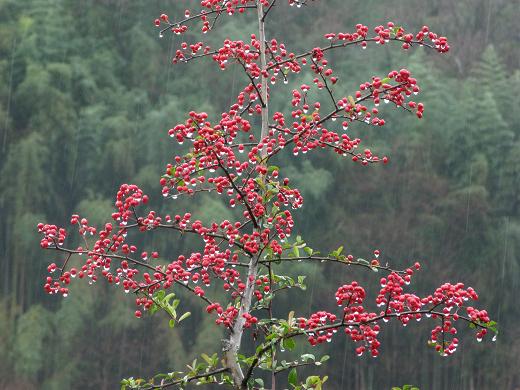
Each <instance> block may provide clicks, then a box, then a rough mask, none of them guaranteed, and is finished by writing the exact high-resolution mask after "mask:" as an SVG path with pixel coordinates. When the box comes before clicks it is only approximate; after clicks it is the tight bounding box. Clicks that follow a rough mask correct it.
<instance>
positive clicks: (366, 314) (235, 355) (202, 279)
mask: <svg viewBox="0 0 520 390" xmlns="http://www.w3.org/2000/svg"><path fill="white" fill-rule="evenodd" d="M288 3H289V5H290V6H295V7H301V6H303V5H306V3H307V1H306V0H289V1H288ZM200 6H201V7H200V10H199V11H196V12H192V11H190V10H186V11H185V14H184V15H181V16H176V17H175V18H170V17H169V16H168V15H166V14H162V15H161V16H160V17H159V18H158V19H156V20H155V25H156V26H157V28H158V29H159V30H160V35H161V36H162V35H163V34H165V33H169V32H172V33H174V34H177V35H182V34H185V33H186V32H187V31H188V29H190V28H192V27H193V26H194V25H197V23H199V24H200V25H201V29H202V33H208V32H210V30H212V29H213V28H214V26H215V25H216V24H217V22H218V20H219V18H220V17H222V16H223V15H226V14H227V15H235V14H247V13H253V14H255V16H256V20H257V23H258V25H257V27H258V33H256V34H253V35H251V37H250V40H248V41H247V42H244V41H241V40H236V41H234V40H231V39H226V40H225V41H224V42H223V44H222V46H221V47H218V48H212V47H210V46H208V45H207V44H205V43H204V42H192V43H187V42H184V43H182V44H181V45H180V47H179V48H178V49H177V50H176V52H175V55H174V58H173V63H174V64H177V63H188V62H190V61H192V60H196V59H199V58H203V57H209V58H210V59H212V60H213V61H214V62H216V63H217V65H218V66H219V67H220V68H221V69H222V70H225V69H227V68H229V67H232V66H233V67H236V68H239V69H241V70H242V71H243V74H244V75H245V77H246V80H247V82H246V84H245V85H244V86H243V88H242V90H241V92H240V93H239V95H238V96H237V97H236V100H235V102H234V103H233V104H232V105H231V106H230V107H229V109H228V110H227V111H226V112H223V113H222V114H221V117H220V118H218V119H216V120H211V119H210V118H208V115H207V114H206V113H204V112H195V111H192V112H190V113H189V115H188V118H187V119H186V121H185V122H184V123H181V124H177V125H176V126H174V127H173V128H171V129H170V130H169V135H170V137H172V138H173V139H174V140H175V141H176V142H177V143H179V144H182V143H184V142H189V143H190V150H189V152H188V153H187V154H184V155H177V156H175V158H174V160H173V161H172V162H171V163H169V164H167V166H166V170H165V172H164V175H163V176H162V177H161V179H160V184H161V186H162V194H163V196H164V198H165V199H166V200H171V199H176V198H177V197H179V196H195V195H197V194H199V193H201V192H211V193H212V194H213V195H215V194H216V195H218V196H224V197H225V198H226V199H227V200H226V202H227V204H228V205H229V207H230V208H236V209H239V210H240V214H238V215H240V217H239V218H237V219H236V220H234V221H229V220H223V221H214V222H212V223H211V224H208V225H204V224H203V223H202V222H201V221H200V220H198V219H197V217H196V216H192V215H191V214H190V213H185V214H183V215H172V216H171V215H159V214H158V213H157V212H155V211H152V210H147V209H146V207H147V206H146V204H147V202H148V197H147V195H145V194H144V192H143V190H142V189H141V188H139V187H138V186H136V185H132V184H123V185H121V187H120V189H119V191H118V192H117V195H116V200H115V207H116V210H115V212H114V213H113V214H112V216H111V217H112V221H111V222H107V223H106V224H105V225H104V226H103V227H101V228H100V229H96V228H95V227H93V226H90V225H89V222H88V220H87V219H86V218H82V217H80V216H79V215H73V216H72V218H71V221H70V223H71V224H72V225H73V226H75V227H76V228H77V229H78V232H79V235H80V236H81V237H82V241H81V245H80V246H77V247H68V246H67V245H66V244H65V242H66V238H67V230H66V229H65V228H61V227H57V226H55V225H50V224H43V223H41V224H39V225H38V231H39V232H40V233H41V234H42V239H41V247H42V248H44V249H49V250H53V251H56V252H57V253H58V254H59V255H60V256H61V257H62V258H61V259H60V261H59V262H57V263H58V264H59V265H57V264H56V263H52V264H50V265H49V267H48V271H49V273H50V274H51V275H50V276H48V277H47V279H46V281H45V286H44V288H45V290H46V291H47V292H48V293H49V294H60V295H62V296H67V295H68V293H69V289H68V285H69V283H70V282H71V279H72V278H75V277H77V278H79V279H87V280H89V282H90V283H94V282H96V281H97V279H98V278H104V279H106V281H107V282H108V283H111V284H114V285H118V286H120V287H122V288H123V289H124V290H125V291H126V292H130V291H131V292H133V293H134V294H135V295H136V304H137V310H136V312H135V316H136V317H138V318H140V317H142V315H143V313H145V312H148V313H151V314H153V313H155V312H157V311H165V312H166V313H167V314H168V316H169V317H170V325H171V326H174V325H175V324H176V323H178V322H181V321H182V320H184V319H185V318H186V317H187V316H188V315H189V312H187V313H184V314H182V315H178V313H177V308H178V305H179V300H177V299H174V297H175V295H174V293H173V292H172V291H175V290H176V289H185V290H188V291H189V292H191V293H192V294H194V295H195V296H197V297H198V298H200V302H201V305H203V307H204V308H205V310H206V312H207V315H209V316H213V317H214V318H215V322H216V326H222V327H224V328H225V329H226V334H227V337H226V339H225V340H223V345H222V351H221V352H220V353H215V354H213V355H212V356H209V355H207V354H203V355H202V360H201V361H200V362H194V364H192V365H190V366H188V370H187V371H183V372H180V371H173V372H171V373H168V374H158V375H157V376H155V377H154V378H151V379H150V380H143V379H133V378H130V379H125V380H123V382H122V384H123V387H124V388H147V389H148V388H163V387H168V386H179V387H183V386H185V385H186V384H188V383H199V384H205V383H218V384H223V385H230V386H232V387H234V388H236V389H247V388H264V379H266V378H270V379H269V381H270V385H269V387H270V388H273V389H274V388H275V387H276V384H275V378H278V376H277V375H278V374H280V373H284V372H286V373H287V381H288V383H289V384H290V385H291V386H292V388H295V389H309V388H321V387H322V384H323V382H325V381H326V379H327V378H326V377H320V376H310V377H307V378H306V379H303V380H299V379H298V372H297V371H298V367H300V366H306V365H312V364H317V365H319V364H321V362H322V361H324V360H326V358H324V359H321V360H315V357H314V356H313V355H311V354H303V355H301V356H300V357H299V358H297V359H295V360H292V361H286V360H283V357H281V355H283V353H284V351H285V350H293V349H294V347H295V344H296V340H297V339H299V338H304V339H305V340H306V342H307V343H308V344H310V346H311V347H312V346H315V345H317V344H320V343H324V342H328V341H331V340H333V339H334V338H337V337H341V336H340V335H339V334H338V335H336V333H338V332H339V333H340V334H343V337H348V338H349V339H351V340H352V342H353V344H354V347H353V350H355V353H356V354H357V355H358V356H361V355H362V354H364V353H367V354H370V355H371V356H373V357H376V356H378V354H379V353H380V346H381V344H380V342H379V340H378V334H379V332H380V331H381V330H382V328H383V323H384V322H387V321H389V320H394V321H398V322H400V323H402V325H406V324H407V323H408V322H410V321H411V320H413V319H420V318H422V317H427V318H430V319H431V320H432V322H433V329H432V331H431V335H430V344H431V345H432V346H433V347H434V348H435V350H436V351H438V352H439V353H440V354H441V355H443V356H447V355H451V354H452V353H454V352H455V350H456V349H457V345H458V339H457V338H456V334H457V328H456V325H457V324H460V323H466V324H469V325H470V327H471V328H473V329H475V332H476V338H477V339H478V340H481V339H482V338H483V337H484V336H485V335H486V334H487V333H489V331H492V332H495V333H496V332H497V330H496V327H495V323H494V322H493V321H491V320H490V318H489V316H488V313H487V312H486V311H485V310H479V309H476V308H474V307H473V306H471V305H470V302H471V301H475V300H477V298H478V296H477V293H476V292H475V291H474V290H473V289H472V288H471V287H466V286H464V284H462V283H456V284H451V283H444V284H442V285H441V286H440V287H438V288H437V289H436V290H435V291H434V292H432V293H431V294H429V295H426V296H419V295H417V294H414V293H413V292H411V291H407V290H408V285H409V284H410V281H411V279H412V277H413V276H414V274H415V273H416V272H417V271H419V269H420V264H419V263H417V262H416V263H414V264H410V266H409V267H408V268H405V269H394V268H393V267H392V266H391V265H389V264H388V263H387V262H386V261H384V260H383V258H384V257H383V256H382V254H380V252H379V251H378V250H374V252H373V257H372V256H371V258H372V260H364V259H361V258H356V257H354V256H353V255H351V254H344V253H343V247H340V248H339V249H337V250H334V251H332V252H331V253H328V254H325V253H321V252H319V251H318V250H316V249H313V248H310V247H309V246H308V245H307V244H306V243H305V241H304V240H303V239H302V238H301V237H299V236H298V237H296V238H292V232H293V231H295V226H294V221H293V215H292V213H293V212H294V210H297V209H299V208H301V207H302V205H303V196H302V194H301V193H300V191H299V190H298V189H297V188H294V187H293V186H291V183H290V180H289V178H287V177H285V176H284V175H283V170H282V169H280V168H279V167H277V166H275V165H273V160H274V159H275V156H277V155H278V154H280V153H287V151H289V153H292V154H293V155H294V156H298V155H302V154H306V153H307V152H311V151H323V150H330V151H332V152H334V153H337V154H339V155H341V156H345V157H347V158H349V159H351V160H352V161H353V162H354V163H357V164H361V165H362V166H368V165H370V164H375V163H381V162H382V163H384V164H386V163H387V162H388V158H387V157H386V156H379V155H377V154H376V153H374V152H373V151H371V150H370V149H362V148H361V140H360V139H359V138H354V137H351V136H349V131H348V130H349V127H350V126H353V125H355V124H356V122H362V123H364V124H368V125H371V126H383V125H385V120H384V119H383V118H381V116H380V113H379V108H378V106H379V104H380V102H381V101H384V102H386V103H391V105H393V106H395V108H396V109H402V110H405V111H408V112H410V113H412V114H414V115H416V116H417V117H418V118H421V117H422V116H423V110H424V106H423V104H421V103H418V102H416V101H415V100H413V99H414V96H415V95H417V94H418V93H419V86H418V83H417V80H416V79H415V78H414V77H413V76H412V75H411V74H410V72H409V71H408V70H406V69H401V70H392V71H390V72H388V74H386V75H383V76H379V77H378V76H374V77H372V79H371V80H369V81H365V82H363V83H361V84H360V86H359V89H358V90H357V91H353V93H351V95H346V96H343V95H339V94H338V92H337V91H336V88H337V85H338V80H339V79H338V75H337V73H336V72H334V71H333V69H332V67H331V64H330V63H329V60H328V59H327V54H328V53H329V52H331V51H333V50H342V49H346V48H347V47H352V50H356V48H365V47H366V46H367V45H385V44H389V45H390V44H397V45H398V46H401V48H402V49H404V50H408V49H411V48H414V47H420V46H423V47H426V48H430V49H433V50H435V51H437V52H439V53H446V52H447V51H448V50H449V45H448V41H447V39H446V38H445V37H442V36H439V35H437V34H436V33H434V32H432V31H430V30H429V28H428V27H427V26H424V27H423V28H422V29H421V30H420V31H418V32H414V33H410V32H407V31H405V29H404V28H403V27H401V26H399V25H396V24H394V23H392V22H389V23H387V24H386V25H385V26H382V25H381V26H377V27H375V28H374V29H373V32H372V33H371V32H370V29H369V28H368V27H367V26H365V25H362V24H358V25H356V26H355V29H354V30H353V31H351V32H337V33H327V34H325V42H324V44H323V45H322V46H320V47H314V48H310V49H309V50H308V51H304V52H301V53H293V52H291V51H290V49H289V48H287V47H286V46H285V45H284V43H283V42H280V41H279V40H277V39H275V38H271V37H270V38H267V37H266V35H265V24H266V23H267V22H268V21H269V16H270V15H271V14H272V13H273V12H275V9H276V7H278V6H282V4H281V2H280V1H278V2H277V0H202V1H201V2H200ZM304 71H307V72H310V73H311V74H312V77H313V82H312V83H311V85H301V86H300V87H299V88H297V89H294V90H293V91H292V92H291V93H290V95H289V94H288V98H289V99H290V103H291V105H292V107H293V109H292V112H290V113H284V112H281V111H275V110H273V109H271V107H270V87H269V85H270V84H275V83H278V82H280V81H281V82H283V83H287V81H288V79H289V78H291V76H293V75H295V74H299V73H301V72H304ZM282 91H283V90H282ZM158 230H169V231H179V232H181V233H183V234H186V235H194V236H196V237H198V238H200V240H201V246H202V249H201V251H200V252H194V253H190V254H187V255H181V256H179V257H178V258H176V259H174V260H167V259H168V256H167V255H165V254H162V253H161V254H159V253H158V252H157V251H154V250H153V248H139V249H138V247H137V245H134V244H133V243H132V242H129V241H130V237H129V236H128V233H130V232H132V231H136V232H140V233H142V234H152V233H153V232H155V231H158ZM132 237H133V236H132ZM139 253H140V255H139ZM73 256H74V257H76V256H78V257H80V258H81V259H83V261H84V264H82V265H81V267H79V268H75V267H71V266H70V265H69V260H70V259H71V258H72V257H73ZM296 261H305V262H319V263H322V266H324V267H325V266H326V265H327V263H330V262H332V263H339V264H341V265H343V266H345V267H351V268H353V267H360V268H364V269H366V270H367V271H368V272H373V273H375V272H378V273H377V274H375V275H378V277H380V289H379V291H378V292H377V296H376V300H375V306H377V307H378V308H375V307H373V308H371V307H370V306H371V305H370V304H369V303H368V302H366V300H365V298H366V292H365V289H364V288H363V287H362V286H361V285H360V284H359V283H358V282H356V281H350V280H349V281H345V284H344V285H342V286H338V287H337V289H336V291H335V302H336V304H337V306H338V309H337V310H336V311H334V312H329V311H327V310H325V309H324V310H320V311H317V312H316V313H313V314H311V315H310V316H309V317H308V318H306V317H302V316H300V314H299V313H297V312H295V311H291V312H289V313H286V315H285V316H283V318H277V317H275V316H274V314H273V308H274V307H275V305H276V298H277V297H279V296H280V294H284V292H285V291H287V289H289V288H301V289H305V285H304V276H295V275H284V274H282V273H281V272H280V269H281V268H282V267H281V265H282V264H285V263H293V262H296ZM283 269H290V268H288V267H287V266H284V267H283ZM210 285H216V286H219V288H221V289H222V290H223V294H220V295H219V297H212V296H210V295H211V294H208V293H207V287H208V286H210ZM223 296H224V297H225V298H224V299H223V298H222V297H223ZM330 297H331V301H332V302H333V301H334V298H333V296H332V291H331V295H330ZM246 340H247V343H248V344H250V345H254V348H253V349H252V350H253V351H254V352H253V353H252V354H250V355H247V354H245V352H244V346H243V344H245V341H246ZM262 371H264V373H262ZM265 371H267V372H268V373H267V374H266V373H265Z"/></svg>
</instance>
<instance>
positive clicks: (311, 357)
mask: <svg viewBox="0 0 520 390" xmlns="http://www.w3.org/2000/svg"><path fill="white" fill-rule="evenodd" d="M301 359H302V360H303V361H304V362H306V361H307V360H316V357H315V356H314V355H313V354H312V353H304V354H303V355H302V356H301Z"/></svg>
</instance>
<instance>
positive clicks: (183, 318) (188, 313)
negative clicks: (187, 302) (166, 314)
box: [178, 311, 191, 322]
mask: <svg viewBox="0 0 520 390" xmlns="http://www.w3.org/2000/svg"><path fill="white" fill-rule="evenodd" d="M189 316H191V312H189V311H187V312H186V313H184V314H183V315H182V316H181V317H180V318H179V319H178V321H179V322H181V321H182V320H185V319H186V318H188V317H189Z"/></svg>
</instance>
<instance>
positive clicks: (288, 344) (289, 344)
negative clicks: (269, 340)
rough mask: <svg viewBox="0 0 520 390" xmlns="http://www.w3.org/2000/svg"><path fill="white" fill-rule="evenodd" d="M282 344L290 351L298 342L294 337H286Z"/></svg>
mask: <svg viewBox="0 0 520 390" xmlns="http://www.w3.org/2000/svg"><path fill="white" fill-rule="evenodd" d="M282 344H283V347H284V348H285V349H287V350H289V351H292V350H293V349H294V348H295V347H296V342H295V341H294V340H293V339H284V340H283V341H282Z"/></svg>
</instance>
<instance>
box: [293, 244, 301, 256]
mask: <svg viewBox="0 0 520 390" xmlns="http://www.w3.org/2000/svg"><path fill="white" fill-rule="evenodd" d="M293 254H294V257H300V250H299V249H298V247H297V246H296V245H295V246H293Z"/></svg>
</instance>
